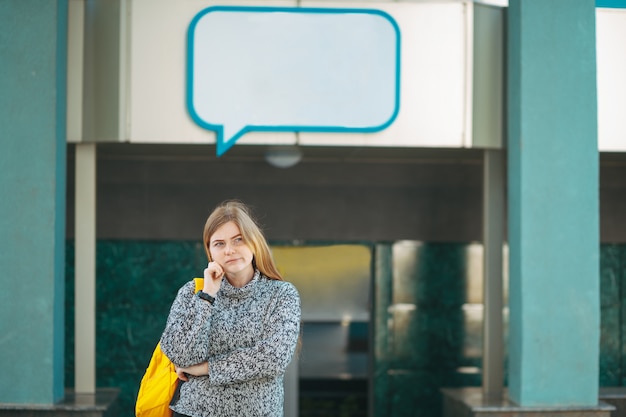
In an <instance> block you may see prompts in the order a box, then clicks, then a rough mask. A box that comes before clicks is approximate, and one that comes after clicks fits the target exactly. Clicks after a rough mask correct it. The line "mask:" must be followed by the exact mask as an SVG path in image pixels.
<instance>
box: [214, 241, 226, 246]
mask: <svg viewBox="0 0 626 417" xmlns="http://www.w3.org/2000/svg"><path fill="white" fill-rule="evenodd" d="M213 246H215V247H220V246H224V242H215V243H214V244H213Z"/></svg>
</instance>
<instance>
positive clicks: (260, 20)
mask: <svg viewBox="0 0 626 417" xmlns="http://www.w3.org/2000/svg"><path fill="white" fill-rule="evenodd" d="M188 47H189V49H188V54H187V57H188V62H187V71H188V75H187V106H188V110H189V112H190V114H191V116H192V118H193V120H194V121H195V122H196V123H197V124H198V125H200V126H202V127H204V128H206V129H209V130H213V131H215V132H216V142H217V154H218V155H221V154H223V153H224V152H226V151H227V150H228V149H229V148H230V147H231V146H232V145H233V144H234V143H235V141H236V140H237V139H238V138H239V137H241V136H242V135H244V134H245V133H246V132H250V131H273V132H281V131H282V132H284V131H291V132H375V131H379V130H382V129H384V128H385V127H387V126H389V125H390V124H391V123H392V122H393V120H394V119H395V118H396V116H397V114H398V110H399V103H400V31H399V28H398V25H397V24H396V23H395V21H394V19H393V18H392V17H391V16H389V15H388V14H387V13H385V12H382V11H380V10H373V9H338V8H284V7H232V6H215V7H210V8H207V9H205V10H203V11H201V12H200V13H198V14H197V15H196V17H195V18H194V19H193V21H192V22H191V25H190V29H189V39H188Z"/></svg>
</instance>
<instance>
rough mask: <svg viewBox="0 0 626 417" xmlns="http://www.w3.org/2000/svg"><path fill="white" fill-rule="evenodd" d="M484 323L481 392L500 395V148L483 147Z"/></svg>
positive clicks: (501, 185) (501, 377)
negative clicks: (484, 148)
mask: <svg viewBox="0 0 626 417" xmlns="http://www.w3.org/2000/svg"><path fill="white" fill-rule="evenodd" d="M483 164H484V165H483V166H484V168H483V247H484V268H483V269H484V284H483V300H484V301H483V303H484V307H485V309H484V312H485V313H484V324H483V381H482V382H483V395H484V397H485V398H490V399H500V398H502V394H503V388H504V336H503V331H502V330H503V328H502V323H503V320H502V308H503V282H502V262H503V261H502V247H503V245H504V214H505V211H504V210H505V208H504V180H505V178H504V152H503V151H502V150H500V149H486V150H485V151H484V157H483Z"/></svg>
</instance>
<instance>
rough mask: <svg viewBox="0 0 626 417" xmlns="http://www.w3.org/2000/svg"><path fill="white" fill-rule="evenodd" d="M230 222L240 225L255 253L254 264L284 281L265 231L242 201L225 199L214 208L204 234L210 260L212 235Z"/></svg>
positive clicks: (244, 239)
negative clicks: (264, 234)
mask: <svg viewBox="0 0 626 417" xmlns="http://www.w3.org/2000/svg"><path fill="white" fill-rule="evenodd" d="M228 222H233V223H235V224H236V225H237V227H239V230H240V231H241V236H242V237H243V241H244V242H245V244H246V245H247V246H248V247H249V248H250V250H251V251H252V254H253V255H254V257H253V259H252V265H253V266H254V267H255V268H257V269H258V270H259V271H260V272H261V273H262V274H263V275H265V276H266V277H268V278H269V279H275V280H278V281H283V277H282V276H281V274H280V272H278V268H276V265H275V264H274V258H272V254H271V252H270V248H269V245H268V244H267V241H266V240H265V237H264V236H263V232H261V229H260V227H259V226H258V225H257V223H256V222H255V221H254V219H253V218H252V216H251V214H250V209H249V208H248V207H246V205H245V204H243V203H242V202H240V201H236V200H227V201H224V202H223V203H221V204H220V205H218V206H217V207H216V208H215V209H214V210H213V212H212V213H211V215H210V216H209V218H208V219H207V221H206V224H205V225H204V233H203V234H202V236H203V241H204V250H205V251H206V254H207V258H208V260H209V262H211V261H212V259H211V252H210V251H209V242H210V240H211V236H213V234H214V233H215V231H216V230H217V229H219V228H220V227H221V226H223V225H225V224H226V223H228Z"/></svg>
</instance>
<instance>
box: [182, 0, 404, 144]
mask: <svg viewBox="0 0 626 417" xmlns="http://www.w3.org/2000/svg"><path fill="white" fill-rule="evenodd" d="M213 12H234V13H250V12H252V13H276V12H278V13H310V14H350V15H354V14H367V15H377V16H380V17H382V18H384V19H385V20H387V21H388V22H389V23H390V24H391V27H392V28H393V31H394V32H395V40H396V42H395V76H396V77H395V95H394V96H395V97H394V104H393V112H392V113H391V115H390V117H389V119H388V120H386V121H385V122H384V123H381V124H379V125H377V126H366V127H346V126H324V125H291V124H285V125H254V124H249V125H248V124H246V125H244V126H243V127H242V128H240V127H241V125H239V126H236V129H233V132H232V133H233V134H232V135H231V134H230V133H231V132H227V133H228V134H225V124H213V123H210V122H207V121H205V120H204V119H203V118H201V117H200V116H199V114H198V112H197V111H196V108H195V106H194V96H193V94H194V42H195V37H194V36H195V31H196V26H197V24H198V22H199V21H200V19H202V17H204V16H205V15H207V14H209V13H213ZM187 38H188V43H187V46H188V49H187V109H188V111H189V113H190V115H191V118H192V119H193V121H194V122H195V123H196V124H197V125H199V126H201V127H202V128H205V129H207V130H211V131H214V132H216V147H217V156H221V155H223V154H224V153H225V152H226V151H228V150H229V149H230V148H231V147H232V146H233V145H234V144H235V142H236V141H237V140H238V139H239V138H240V137H242V136H243V135H244V134H246V133H248V132H253V131H257V132H334V133H372V132H378V131H381V130H383V129H386V128H387V127H388V126H389V125H391V123H393V121H394V120H395V119H396V117H397V115H398V112H399V108H400V29H399V27H398V25H397V23H396V22H395V20H394V19H393V18H392V17H391V16H390V15H389V14H387V13H385V12H383V11H381V10H376V9H345V8H341V9H340V8H300V7H256V6H250V7H248V6H212V7H208V8H206V9H204V10H202V11H200V12H199V13H198V14H197V15H196V16H194V18H193V20H192V21H191V23H190V25H189V31H188V35H187ZM227 127H228V126H227ZM225 137H226V138H228V140H226V141H225V140H224V139H225Z"/></svg>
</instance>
